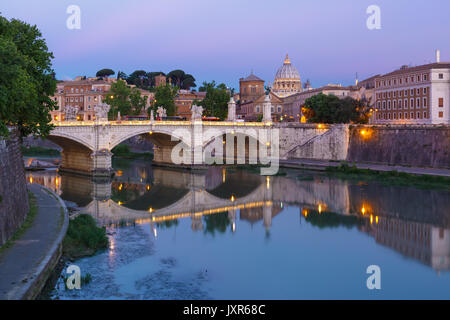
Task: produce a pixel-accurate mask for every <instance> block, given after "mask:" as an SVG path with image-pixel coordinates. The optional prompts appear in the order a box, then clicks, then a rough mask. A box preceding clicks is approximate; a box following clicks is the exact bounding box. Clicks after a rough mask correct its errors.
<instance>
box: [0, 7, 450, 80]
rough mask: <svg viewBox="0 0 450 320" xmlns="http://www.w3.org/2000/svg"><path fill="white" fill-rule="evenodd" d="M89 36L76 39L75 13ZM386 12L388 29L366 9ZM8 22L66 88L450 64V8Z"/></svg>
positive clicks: (100, 15)
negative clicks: (168, 76) (142, 76)
mask: <svg viewBox="0 0 450 320" xmlns="http://www.w3.org/2000/svg"><path fill="white" fill-rule="evenodd" d="M72 4H75V5H78V6H79V7H80V9H81V29H80V30H69V29H68V28H67V27H66V20H67V18H68V17H69V14H67V13H66V9H67V7H68V6H69V5H72ZM373 4H374V5H378V6H379V7H380V8H381V30H369V29H368V28H367V27H366V20H367V18H368V17H369V15H368V14H366V9H367V7H368V6H369V5H373ZM0 12H1V15H3V16H6V17H7V18H13V17H14V18H18V19H21V20H24V21H26V22H28V23H31V24H36V25H37V26H38V27H39V29H40V30H41V31H42V33H43V36H44V38H45V39H46V40H47V44H48V47H49V49H50V50H51V51H53V53H54V56H55V59H54V61H53V67H54V69H55V71H56V74H57V77H58V79H71V78H74V77H75V76H77V75H87V76H94V75H95V73H96V71H97V70H99V69H102V68H111V69H113V70H114V71H117V70H121V71H124V72H125V73H127V74H129V73H131V72H132V71H134V70H137V69H144V70H146V71H163V72H166V73H167V72H169V71H171V70H173V69H183V70H184V71H185V72H187V73H191V74H192V75H194V77H195V78H196V79H197V85H200V84H201V82H203V81H211V80H216V82H224V83H225V84H226V85H228V86H230V87H235V88H238V86H239V78H240V77H245V76H247V75H248V74H249V73H250V70H252V69H253V71H254V73H255V74H256V75H257V76H259V77H260V78H262V79H264V80H266V81H267V82H268V81H270V82H273V78H274V76H275V73H276V71H277V69H278V68H279V67H280V66H281V64H282V62H283V59H284V56H285V55H286V53H289V57H290V58H291V62H292V64H293V65H294V66H296V67H297V69H298V70H299V72H300V75H301V77H302V81H306V79H310V81H311V83H312V85H313V87H318V86H320V85H324V84H327V83H341V84H343V85H348V84H353V83H354V78H355V73H356V72H358V73H359V78H360V80H362V79H364V78H367V77H370V76H372V75H375V74H378V73H386V72H390V71H393V70H394V69H396V68H398V67H400V66H401V65H403V64H411V65H419V64H423V63H429V62H434V59H435V56H434V55H435V53H434V51H435V49H437V48H439V49H440V50H441V61H450V19H449V13H450V1H449V0H395V1H392V0H339V1H336V0H272V1H267V0H227V1H219V0H191V1H188V0H146V1H144V0H127V1H124V0H95V1H93V0H69V1H66V0H40V1H30V0H27V1H25V0H14V1H2V3H1V4H0Z"/></svg>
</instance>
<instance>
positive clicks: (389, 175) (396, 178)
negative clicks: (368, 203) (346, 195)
mask: <svg viewBox="0 0 450 320" xmlns="http://www.w3.org/2000/svg"><path fill="white" fill-rule="evenodd" d="M326 173H327V175H329V176H333V177H338V178H343V179H351V180H361V179H362V180H372V181H380V182H382V183H383V184H387V185H402V186H415V187H418V188H425V189H449V190H450V178H447V177H441V176H430V175H415V174H410V173H406V172H398V171H396V170H394V171H375V170H371V169H358V168H357V167H356V166H351V167H350V166H349V165H348V164H341V165H340V166H338V167H333V166H330V167H327V168H326Z"/></svg>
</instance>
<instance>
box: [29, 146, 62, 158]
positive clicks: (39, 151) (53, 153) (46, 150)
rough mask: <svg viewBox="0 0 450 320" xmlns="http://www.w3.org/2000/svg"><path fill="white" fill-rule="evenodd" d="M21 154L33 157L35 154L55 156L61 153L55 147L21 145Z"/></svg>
mask: <svg viewBox="0 0 450 320" xmlns="http://www.w3.org/2000/svg"><path fill="white" fill-rule="evenodd" d="M21 150H22V155H24V156H26V157H35V156H50V157H57V156H60V155H61V152H59V151H58V150H56V149H51V148H43V147H24V146H22V147H21Z"/></svg>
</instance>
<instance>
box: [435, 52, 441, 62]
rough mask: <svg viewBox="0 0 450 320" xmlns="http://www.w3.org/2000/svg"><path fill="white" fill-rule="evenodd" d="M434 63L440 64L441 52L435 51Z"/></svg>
mask: <svg viewBox="0 0 450 320" xmlns="http://www.w3.org/2000/svg"><path fill="white" fill-rule="evenodd" d="M436 62H437V63H439V62H441V51H440V50H439V49H437V50H436Z"/></svg>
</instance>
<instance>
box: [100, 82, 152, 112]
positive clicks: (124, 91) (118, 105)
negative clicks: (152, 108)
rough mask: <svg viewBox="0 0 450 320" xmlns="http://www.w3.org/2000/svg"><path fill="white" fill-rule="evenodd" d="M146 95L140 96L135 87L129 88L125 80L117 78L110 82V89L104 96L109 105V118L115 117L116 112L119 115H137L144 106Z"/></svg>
mask: <svg viewBox="0 0 450 320" xmlns="http://www.w3.org/2000/svg"><path fill="white" fill-rule="evenodd" d="M147 98H148V97H146V96H141V92H140V91H139V89H137V88H130V87H129V86H127V84H126V83H125V81H121V80H118V81H117V82H113V83H112V84H111V89H110V91H109V92H108V95H107V96H106V98H105V102H106V103H107V104H109V105H110V107H111V108H110V110H109V118H110V119H116V118H117V115H118V113H119V112H120V115H121V116H125V115H139V114H141V112H142V110H143V109H144V108H145V105H146V102H147Z"/></svg>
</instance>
